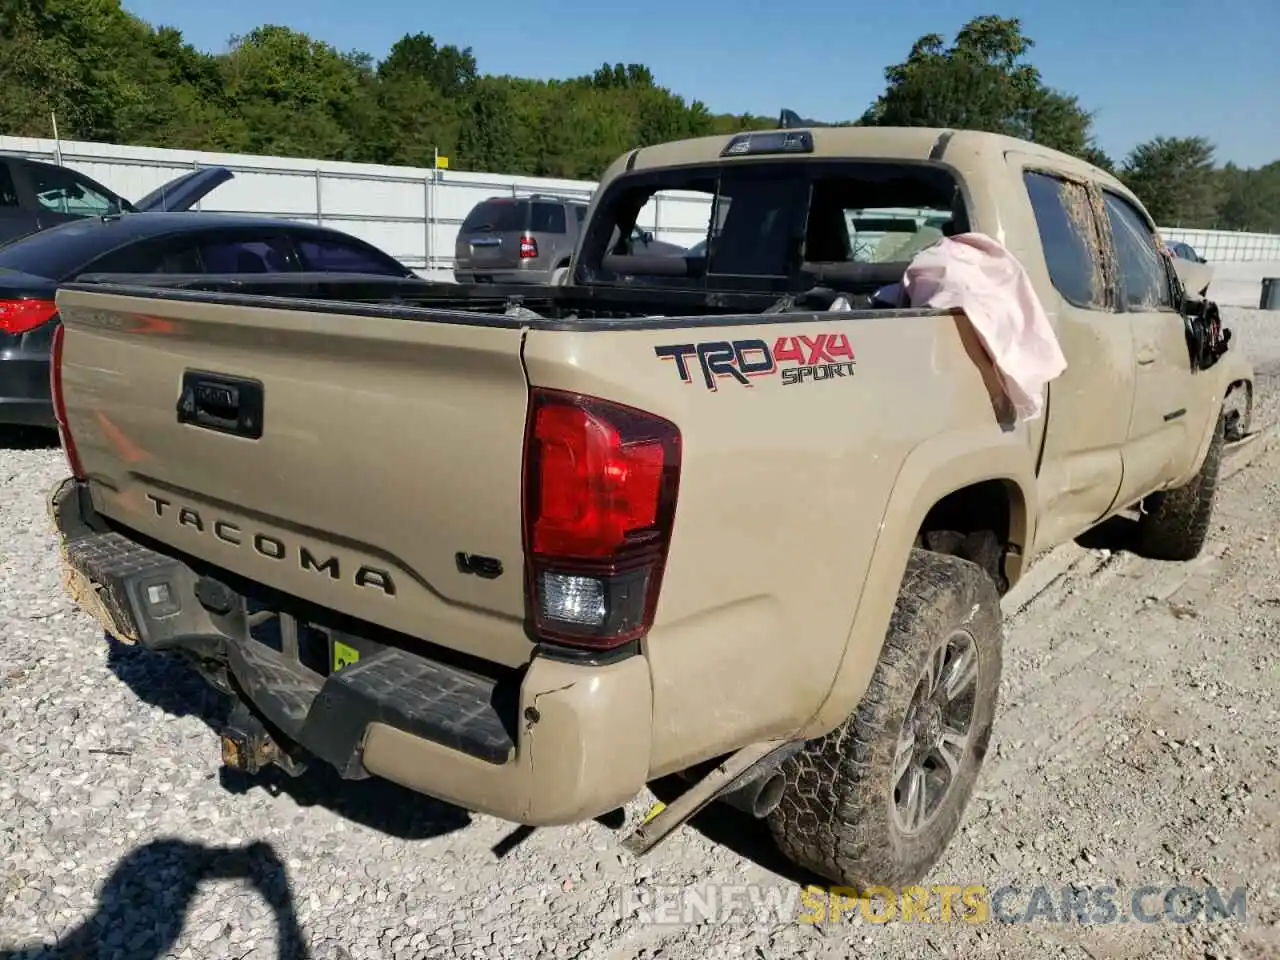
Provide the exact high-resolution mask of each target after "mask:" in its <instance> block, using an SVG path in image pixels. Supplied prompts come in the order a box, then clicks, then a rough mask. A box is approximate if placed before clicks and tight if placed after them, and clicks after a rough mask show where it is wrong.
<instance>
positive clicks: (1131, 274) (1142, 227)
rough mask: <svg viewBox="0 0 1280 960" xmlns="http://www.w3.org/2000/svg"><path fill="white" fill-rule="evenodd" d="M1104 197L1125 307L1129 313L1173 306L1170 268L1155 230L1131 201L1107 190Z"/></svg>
mask: <svg viewBox="0 0 1280 960" xmlns="http://www.w3.org/2000/svg"><path fill="white" fill-rule="evenodd" d="M1102 196H1103V205H1104V206H1105V207H1106V210H1107V220H1108V221H1110V223H1111V235H1112V237H1114V238H1115V245H1116V259H1117V260H1118V261H1119V265H1120V281H1121V283H1122V285H1123V287H1124V302H1125V305H1126V306H1127V307H1128V308H1129V309H1130V310H1158V309H1160V308H1161V307H1172V306H1173V298H1172V296H1171V294H1170V291H1169V273H1168V269H1169V268H1168V265H1167V264H1166V263H1165V262H1164V258H1163V256H1162V255H1161V253H1160V251H1159V249H1158V248H1157V246H1156V234H1155V231H1154V230H1152V229H1151V227H1150V226H1148V225H1147V222H1146V219H1145V218H1144V217H1143V216H1142V214H1140V213H1139V212H1138V210H1137V208H1135V207H1134V206H1133V204H1131V203H1130V202H1129V201H1128V200H1125V199H1123V198H1121V197H1118V196H1116V195H1115V194H1113V193H1107V192H1106V191H1104V192H1103V195H1102Z"/></svg>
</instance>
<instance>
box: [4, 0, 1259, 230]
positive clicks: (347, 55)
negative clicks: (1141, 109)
mask: <svg viewBox="0 0 1280 960" xmlns="http://www.w3.org/2000/svg"><path fill="white" fill-rule="evenodd" d="M1032 47H1033V41H1032V40H1031V39H1030V38H1029V37H1026V36H1025V35H1024V34H1023V33H1022V30H1021V24H1020V23H1019V21H1018V20H1017V19H1007V18H1002V17H995V16H983V17H977V18H975V19H974V20H972V21H970V22H969V23H968V24H967V25H965V27H964V28H963V29H961V30H960V32H959V33H958V34H957V35H956V37H955V39H954V41H952V42H951V43H948V42H947V41H946V40H945V39H944V38H943V37H941V36H938V35H936V34H929V35H926V36H923V37H921V38H920V39H919V40H918V41H916V43H915V45H914V46H913V47H912V49H911V50H910V51H909V52H908V55H907V57H906V59H905V60H903V61H902V62H901V63H898V64H894V65H893V66H890V67H889V68H887V69H886V71H885V90H884V92H883V94H881V96H880V97H878V98H877V99H876V101H875V102H874V103H872V104H871V105H870V106H869V107H868V109H867V110H866V111H865V112H864V113H863V114H862V115H861V116H859V117H857V118H850V119H847V120H845V121H843V122H846V123H850V124H863V125H917V126H956V127H969V128H975V129H981V130H992V131H999V132H1004V133H1010V134H1013V135H1015V136H1020V137H1024V138H1027V139H1030V140H1034V141H1036V142H1039V143H1043V144H1046V145H1048V146H1051V147H1055V148H1057V149H1060V150H1064V151H1066V152H1068V153H1072V154H1075V155H1077V156H1082V157H1086V158H1088V159H1089V160H1091V161H1093V162H1095V163H1098V164H1099V165H1101V166H1104V167H1106V168H1108V169H1111V170H1114V171H1115V172H1116V173H1118V174H1119V175H1120V176H1121V177H1122V178H1124V179H1125V180H1126V182H1128V183H1129V184H1130V185H1131V186H1132V187H1133V188H1134V189H1135V190H1136V191H1137V192H1138V193H1139V194H1140V196H1141V197H1142V198H1143V200H1144V202H1145V203H1146V204H1147V205H1148V207H1149V208H1150V210H1151V212H1152V215H1153V216H1154V217H1155V218H1156V220H1157V222H1159V223H1161V224H1162V225H1165V226H1185V227H1217V228H1220V229H1233V230H1258V231H1266V232H1280V161H1278V162H1276V163H1271V164H1269V165H1267V166H1266V167H1263V168H1261V169H1257V170H1242V169H1239V168H1237V167H1234V166H1232V165H1231V164H1227V165H1226V166H1225V167H1218V166H1216V165H1215V163H1214V156H1213V154H1214V149H1213V145H1212V144H1211V143H1209V142H1208V141H1207V140H1205V139H1204V138H1199V137H1193V138H1158V139H1156V140H1153V141H1151V142H1150V143H1145V144H1142V145H1140V146H1138V147H1137V148H1135V149H1134V150H1133V151H1132V152H1131V153H1130V154H1129V155H1128V156H1126V157H1124V158H1123V159H1121V160H1120V161H1119V162H1115V161H1114V160H1113V159H1112V158H1110V157H1107V156H1106V155H1105V154H1104V153H1103V152H1102V151H1101V150H1100V149H1099V148H1098V146H1097V144H1096V143H1095V141H1094V133H1093V119H1092V115H1091V114H1090V112H1089V111H1088V110H1087V109H1085V108H1084V107H1083V106H1082V105H1081V104H1080V103H1079V102H1078V100H1077V99H1076V98H1075V97H1074V96H1071V95H1069V94H1066V93H1063V92H1060V91H1056V90H1053V89H1051V88H1049V87H1048V86H1047V85H1046V84H1045V83H1044V82H1043V79H1042V78H1041V76H1040V74H1039V72H1038V71H1037V70H1036V69H1035V67H1034V66H1032V65H1031V64H1030V63H1029V62H1028V59H1027V56H1028V54H1029V52H1030V51H1031V49H1032ZM0 89H2V90H4V96H3V97H2V98H0V133H7V134H13V135H20V136H37V137H48V136H50V135H51V133H52V127H51V119H50V118H51V116H53V115H56V116H57V121H58V132H59V134H60V136H62V137H63V138H64V139H80V140H98V141H106V142H112V143H129V144H139V145H146V146H157V147H176V148H185V149H194V150H219V151H228V152H234V153H257V154H268V155H275V156H294V157H319V158H325V159H333V160H351V161H357V162H371V163H391V164H406V165H410V166H429V165H430V164H431V162H432V159H433V157H434V155H435V153H436V151H439V153H440V154H441V155H443V156H447V157H448V158H449V162H450V166H451V167H452V168H454V169H463V170H484V171H489V172H494V173H520V174H529V175H533V176H547V177H566V178H572V179H584V180H592V179H595V178H596V177H598V176H599V174H600V173H601V171H602V170H603V169H604V167H605V166H606V165H607V164H608V163H609V162H610V161H612V160H613V159H614V158H616V157H617V156H619V155H620V154H622V153H623V152H625V151H626V150H629V149H631V148H632V147H635V146H642V145H645V144H651V143H657V142H661V141H664V140H670V139H674V138H679V137H688V136H698V135H703V134H709V133H725V132H731V131H738V130H747V129H761V128H766V127H771V126H773V125H774V124H775V123H776V121H777V115H778V109H779V108H780V107H783V106H793V107H796V108H797V109H799V110H800V111H801V112H802V113H803V112H804V110H803V107H804V105H803V104H762V105H761V108H762V109H764V110H765V111H766V112H765V113H764V114H763V115H743V116H735V115H731V114H715V113H712V112H711V111H710V110H709V109H708V107H707V105H706V104H704V103H702V102H701V101H699V100H692V101H686V100H685V99H684V98H683V97H681V96H679V95H678V94H676V93H675V92H673V91H671V90H668V89H667V88H665V87H662V86H660V85H659V84H658V82H657V81H656V80H655V78H654V76H653V74H652V73H651V72H650V70H649V69H648V68H647V67H645V66H643V65H641V64H612V65H610V64H604V65H602V66H601V67H600V68H599V69H598V70H596V71H595V72H594V73H592V74H590V75H588V76H581V77H574V78H570V79H564V80H551V81H542V80H529V79H524V78H520V77H512V76H506V75H493V74H482V73H481V72H480V70H479V68H478V67H477V64H476V59H475V56H474V55H473V53H472V50H471V48H470V47H457V46H454V45H451V44H440V43H438V42H437V41H436V40H435V39H434V38H433V37H431V36H428V35H426V34H423V33H415V34H411V35H410V34H407V35H405V36H404V37H402V38H401V39H400V40H399V41H397V43H396V44H395V45H394V46H393V47H392V48H391V50H390V51H389V53H388V55H387V57H386V58H385V59H383V60H381V61H376V60H375V59H374V58H373V57H371V56H369V55H368V54H364V53H358V52H344V51H341V50H338V49H335V48H334V47H332V46H330V45H329V44H326V43H323V42H321V41H318V40H313V39H312V38H310V37H308V36H307V35H305V34H302V33H298V32H297V31H294V30H290V29H288V28H286V27H281V26H263V27H260V28H258V29H256V30H254V31H252V32H251V33H249V34H248V35H246V36H242V37H235V38H232V40H231V43H230V45H229V49H228V51H227V52H226V53H221V54H216V55H214V54H207V53H203V52H201V51H198V50H196V49H195V48H194V47H192V46H191V45H190V44H188V43H186V42H184V40H183V38H182V34H181V33H180V32H179V31H177V30H175V29H172V28H169V27H153V26H151V25H149V24H147V23H144V22H143V21H141V20H139V19H138V18H137V17H134V16H132V15H131V14H129V13H127V12H125V11H124V10H123V9H122V8H121V7H120V5H119V2H118V0H5V2H4V3H3V4H0Z"/></svg>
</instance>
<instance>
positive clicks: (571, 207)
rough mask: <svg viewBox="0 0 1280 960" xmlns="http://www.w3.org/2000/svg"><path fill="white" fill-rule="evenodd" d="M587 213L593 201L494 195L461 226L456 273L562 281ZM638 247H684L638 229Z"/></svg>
mask: <svg viewBox="0 0 1280 960" xmlns="http://www.w3.org/2000/svg"><path fill="white" fill-rule="evenodd" d="M586 215H587V201H585V200H581V199H577V198H573V197H558V196H552V195H547V194H536V195H534V196H532V197H489V198H488V199H487V200H481V201H480V202H479V203H478V204H476V205H475V206H474V207H473V208H472V210H471V212H470V213H469V214H467V218H466V219H465V220H463V221H462V226H461V227H460V228H459V229H458V239H457V240H456V241H455V242H454V251H453V257H454V260H453V277H454V280H455V281H456V282H458V283H545V284H550V283H558V282H559V280H560V274H561V273H562V272H563V270H564V269H566V268H567V267H568V266H569V258H570V257H571V256H573V250H574V247H576V246H577V244H578V235H579V233H580V231H581V229H582V223H583V221H584V220H585V219H586ZM631 240H632V243H633V244H635V245H636V248H637V252H640V251H643V252H645V253H650V254H656V255H662V256H665V255H669V254H683V253H684V252H685V250H684V248H683V247H679V246H676V245H675V244H670V243H663V242H661V241H659V240H655V239H654V237H653V234H652V233H649V232H648V231H646V230H640V229H636V230H634V231H633V232H632V237H631Z"/></svg>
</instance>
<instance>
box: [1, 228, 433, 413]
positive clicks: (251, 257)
mask: <svg viewBox="0 0 1280 960" xmlns="http://www.w3.org/2000/svg"><path fill="white" fill-rule="evenodd" d="M302 271H307V272H312V273H345V274H363V275H366V276H368V275H374V276H378V277H399V278H411V277H414V276H415V274H414V273H413V271H412V270H410V269H409V268H408V267H406V266H405V265H404V264H402V263H400V262H399V261H398V260H396V259H395V258H394V257H392V256H390V255H389V254H387V253H384V252H383V251H381V250H379V249H378V248H377V247H375V246H373V245H371V244H369V243H366V242H365V241H363V240H360V239H358V238H356V237H353V236H351V235H349V234H346V233H342V232H341V231H338V230H333V229H329V228H327V227H319V226H315V225H313V224H307V223H295V222H292V221H289V220H272V219H266V218H257V217H245V216H240V215H238V214H223V213H197V212H187V213H145V214H143V213H135V214H124V215H122V216H118V217H107V218H103V219H91V220H90V219H85V220H76V221H73V222H70V223H65V224H62V225H60V226H56V227H53V228H51V229H48V230H42V231H40V232H39V233H35V234H31V235H29V236H27V237H24V238H22V239H20V240H15V241H13V242H11V243H8V244H5V245H4V246H0V427H3V426H5V425H9V426H33V427H52V426H54V419H53V408H52V405H51V403H50V400H49V348H50V346H51V345H52V342H53V331H54V328H55V327H56V326H57V323H58V316H57V306H56V305H55V303H54V294H55V293H56V292H57V289H58V286H59V285H60V284H62V283H66V282H68V281H70V280H72V279H74V278H75V277H78V276H81V275H84V274H89V273H129V274H142V273H166V274H270V273H290V272H302Z"/></svg>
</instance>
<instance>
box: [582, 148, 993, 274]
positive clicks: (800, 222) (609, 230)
mask: <svg viewBox="0 0 1280 960" xmlns="http://www.w3.org/2000/svg"><path fill="white" fill-rule="evenodd" d="M655 201H660V206H661V211H662V212H661V227H662V229H663V231H664V232H673V233H679V234H682V236H681V239H682V240H683V241H684V243H685V244H688V245H689V247H690V249H688V250H687V251H686V252H685V254H684V255H683V256H680V255H678V254H677V255H671V254H668V255H666V256H658V255H654V254H647V255H646V253H645V251H644V249H643V248H641V247H639V246H638V245H637V244H635V243H634V241H633V233H632V230H633V228H634V226H635V225H636V224H637V223H647V222H653V218H652V216H651V215H647V213H646V211H651V210H652V209H653V208H654V207H655V205H656V204H655ZM673 201H678V202H673ZM967 229H968V222H967V212H966V209H965V206H964V203H963V201H962V200H961V194H960V191H959V188H958V184H957V182H956V180H955V178H954V175H953V174H951V173H950V172H949V171H947V170H946V169H944V168H942V167H936V166H930V165H924V164H911V163H904V162H892V161H890V162H885V161H853V160H832V161H827V160H814V159H807V160H793V159H786V160H777V159H774V160H764V161H741V162H730V163H718V164H710V165H707V166H702V167H692V166H691V167H677V168H671V169H665V170H656V171H637V172H635V173H631V174H624V175H622V176H620V177H619V178H618V179H616V180H615V181H613V182H612V183H611V184H609V185H608V187H606V188H605V192H604V193H603V194H602V196H601V199H600V202H599V204H598V205H597V213H596V216H595V217H594V218H593V221H592V223H591V224H590V225H589V227H588V236H587V238H586V239H585V241H584V245H583V252H582V256H581V258H580V262H581V265H582V273H581V274H579V277H580V279H581V280H582V281H583V282H587V283H593V282H594V283H614V282H627V283H631V282H636V281H639V282H650V283H660V284H661V285H662V286H666V287H672V288H697V289H711V288H714V289H732V290H743V291H748V290H759V291H766V290H779V289H790V288H792V287H797V286H799V287H804V286H805V285H806V280H805V279H804V275H806V274H811V273H812V272H813V271H814V270H819V271H821V270H822V269H823V268H829V267H834V266H836V265H840V266H844V267H845V268H846V269H848V267H849V266H850V265H863V264H865V265H868V269H869V272H870V273H874V274H876V275H877V276H878V275H880V274H884V275H885V276H888V275H890V274H892V273H893V272H894V271H895V270H897V271H898V273H899V274H900V273H901V271H900V270H898V267H899V266H902V267H903V268H905V264H906V262H908V261H910V260H911V258H912V257H913V256H914V255H915V254H916V253H918V252H919V251H920V250H922V249H924V248H925V247H927V246H929V245H930V244H932V243H935V242H936V241H937V240H939V239H941V238H942V237H944V236H946V235H948V234H951V233H961V232H964V231H966V230H967ZM881 266H882V267H883V269H879V267H881Z"/></svg>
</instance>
